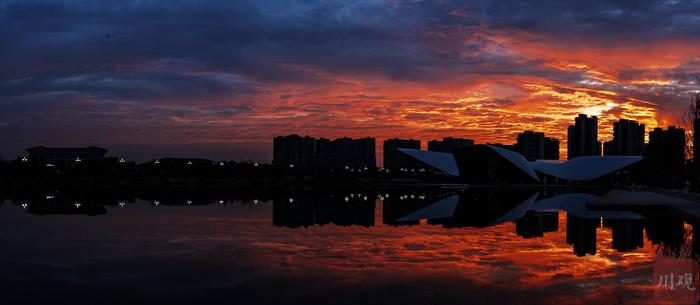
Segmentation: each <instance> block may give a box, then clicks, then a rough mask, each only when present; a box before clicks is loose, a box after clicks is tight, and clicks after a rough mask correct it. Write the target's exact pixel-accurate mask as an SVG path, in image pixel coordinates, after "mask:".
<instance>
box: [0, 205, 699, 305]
mask: <svg viewBox="0 0 700 305" xmlns="http://www.w3.org/2000/svg"><path fill="white" fill-rule="evenodd" d="M387 195H388V197H387ZM454 196H457V197H454ZM49 197H50V198H45V197H43V195H41V198H40V199H36V198H34V199H32V200H28V201H19V200H15V201H10V200H7V201H5V202H4V204H2V205H1V206H0V245H1V249H2V251H0V270H2V271H0V280H1V281H2V285H1V286H0V287H1V288H0V291H1V292H2V299H3V300H4V301H6V302H7V303H6V304H47V303H53V304H60V303H72V304H139V303H156V304H184V303H194V302H198V303H202V304H211V303H216V304H218V303H226V304H516V303H517V304H523V303H525V304H528V303H542V304H569V303H572V304H640V303H641V304H657V303H659V302H660V301H663V300H660V299H659V298H655V297H654V293H653V291H654V287H655V286H656V284H657V281H658V279H656V278H655V275H654V266H655V263H656V261H657V257H659V256H662V255H677V254H678V253H683V252H688V251H691V252H692V249H691V248H692V235H693V234H692V232H693V230H692V227H691V226H690V225H688V224H686V223H684V222H683V221H682V220H680V219H677V218H675V216H673V215H670V214H668V215H666V214H663V213H661V214H659V213H658V212H654V213H651V214H650V213H639V214H636V213H628V212H624V213H618V214H615V213H613V214H606V215H609V216H610V217H602V218H601V217H599V216H598V215H599V214H596V213H597V212H591V211H583V212H582V211H573V212H570V211H566V209H557V208H556V205H557V204H559V205H561V204H562V202H567V201H566V200H563V201H562V200H559V202H556V203H554V207H553V205H552V203H551V202H550V203H548V204H543V205H540V206H538V202H543V201H542V200H544V199H546V198H545V197H547V196H546V195H544V194H540V193H534V194H533V192H530V193H522V192H521V193H517V192H515V193H512V194H511V193H508V194H504V193H503V192H502V191H497V192H493V191H491V192H486V193H483V192H481V193H478V192H477V193H475V192H471V191H467V192H459V193H458V194H456V195H455V194H449V193H447V192H438V193H430V194H426V193H425V192H420V191H413V192H411V191H392V192H379V193H378V192H365V193H363V192H360V191H355V192H350V191H348V192H337V193H333V194H313V193H300V194H288V195H284V196H277V197H275V198H272V199H268V200H258V201H252V200H245V201H235V200H234V201H230V200H223V201H222V203H219V201H218V200H214V201H213V202H208V201H207V202H200V201H196V200H190V201H189V202H188V201H187V200H188V199H185V198H178V199H169V201H168V202H166V201H161V200H152V199H149V200H140V199H137V200H135V201H134V202H130V203H129V202H121V204H120V203H119V202H104V204H105V205H102V204H99V203H94V202H90V203H88V202H76V201H75V200H73V199H66V198H63V199H61V198H59V197H60V196H57V197H53V198H51V196H49ZM450 197H452V203H450V202H447V203H445V202H444V201H443V203H442V205H443V206H442V207H439V206H438V207H437V208H435V207H434V206H433V205H431V204H434V203H435V202H440V201H441V200H443V199H445V198H450ZM550 197H551V196H550ZM154 201H155V202H156V203H154ZM448 201H449V199H448ZM97 202H99V200H98V201H97ZM76 203H77V204H78V205H77V206H76ZM431 207H433V208H431ZM421 209H423V210H422V212H419V213H418V214H416V213H415V212H416V211H421ZM445 210H447V211H448V212H449V213H448V214H451V216H450V217H444V215H443V214H444V213H445ZM441 213H442V214H441ZM39 214H41V216H39ZM82 214H93V215H95V216H87V215H82ZM411 214H413V216H415V217H417V218H419V220H415V219H413V218H411V219H408V220H407V219H406V218H403V217H406V216H407V215H409V216H410V215H411ZM638 216H641V217H638ZM426 217H427V218H430V219H425V218H426ZM409 218H410V217H409ZM689 249H690V250H689ZM662 253H665V254H662ZM3 303H5V302H3Z"/></svg>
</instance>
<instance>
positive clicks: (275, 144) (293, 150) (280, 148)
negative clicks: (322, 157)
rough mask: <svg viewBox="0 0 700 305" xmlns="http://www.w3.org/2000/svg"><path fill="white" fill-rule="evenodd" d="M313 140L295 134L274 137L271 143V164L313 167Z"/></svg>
mask: <svg viewBox="0 0 700 305" xmlns="http://www.w3.org/2000/svg"><path fill="white" fill-rule="evenodd" d="M314 142H315V141H314V138H312V137H309V136H305V137H301V136H299V135H296V134H291V135H288V136H279V137H275V138H274V139H273V141H272V150H273V152H272V164H273V165H275V166H285V167H287V166H289V167H299V168H308V167H311V166H313V165H314V145H315V143H314Z"/></svg>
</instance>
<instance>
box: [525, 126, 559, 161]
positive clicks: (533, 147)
mask: <svg viewBox="0 0 700 305" xmlns="http://www.w3.org/2000/svg"><path fill="white" fill-rule="evenodd" d="M515 148H516V150H517V151H518V152H519V153H520V154H522V155H523V156H525V159H527V160H528V161H535V160H558V159H559V140H557V139H552V138H549V137H545V136H544V133H542V132H534V131H530V130H527V131H525V132H523V133H520V134H518V138H517V142H516V144H515Z"/></svg>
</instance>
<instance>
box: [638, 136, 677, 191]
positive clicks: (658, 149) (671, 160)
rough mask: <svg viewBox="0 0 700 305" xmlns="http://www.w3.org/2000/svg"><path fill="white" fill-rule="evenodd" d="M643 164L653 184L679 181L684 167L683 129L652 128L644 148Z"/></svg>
mask: <svg viewBox="0 0 700 305" xmlns="http://www.w3.org/2000/svg"><path fill="white" fill-rule="evenodd" d="M644 164H645V166H646V168H647V175H648V177H649V178H650V179H651V180H652V181H651V182H653V183H654V184H659V183H660V184H668V183H670V182H672V181H676V182H680V181H681V180H682V179H683V174H684V168H685V130H683V129H682V128H676V127H675V126H669V127H668V129H666V130H663V129H661V128H654V130H653V131H651V132H650V133H649V144H647V146H646V148H645V149H644Z"/></svg>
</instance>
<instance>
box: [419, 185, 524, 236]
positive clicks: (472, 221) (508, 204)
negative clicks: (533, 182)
mask: <svg viewBox="0 0 700 305" xmlns="http://www.w3.org/2000/svg"><path fill="white" fill-rule="evenodd" d="M533 195H535V192H533V191H508V192H503V191H499V190H493V189H492V190H478V191H477V190H471V191H469V192H468V193H467V194H460V195H459V199H458V202H457V205H456V207H455V208H454V212H453V213H452V217H448V218H434V219H428V223H429V224H440V225H443V226H444V227H447V228H459V227H478V228H482V227H488V226H490V225H493V224H494V223H496V222H497V221H498V220H499V219H500V218H501V217H503V216H504V215H505V214H507V213H508V212H510V211H512V210H513V209H514V208H515V207H516V206H518V205H519V204H521V203H522V202H524V201H526V200H527V199H528V198H529V197H532V196H533Z"/></svg>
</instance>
